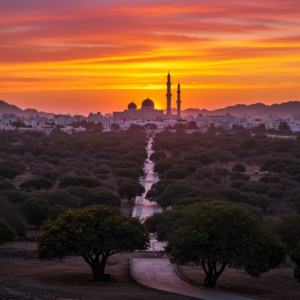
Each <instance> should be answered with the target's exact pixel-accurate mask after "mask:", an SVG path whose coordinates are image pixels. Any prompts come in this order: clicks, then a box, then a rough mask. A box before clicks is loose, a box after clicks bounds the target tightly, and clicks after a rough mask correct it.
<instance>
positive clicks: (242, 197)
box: [217, 189, 247, 203]
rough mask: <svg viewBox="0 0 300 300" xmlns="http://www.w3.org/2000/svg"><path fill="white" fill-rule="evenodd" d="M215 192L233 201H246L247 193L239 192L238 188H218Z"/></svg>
mask: <svg viewBox="0 0 300 300" xmlns="http://www.w3.org/2000/svg"><path fill="white" fill-rule="evenodd" d="M217 192H218V193H219V194H220V195H222V196H223V197H225V198H226V199H227V200H229V201H233V202H237V203H240V202H242V203H243V202H246V203H247V195H246V194H243V193H241V192H240V191H239V190H236V189H219V190H217Z"/></svg>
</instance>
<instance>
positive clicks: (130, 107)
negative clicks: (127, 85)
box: [128, 102, 137, 109]
mask: <svg viewBox="0 0 300 300" xmlns="http://www.w3.org/2000/svg"><path fill="white" fill-rule="evenodd" d="M136 108H137V106H136V104H135V103H133V102H131V103H129V104H128V109H136Z"/></svg>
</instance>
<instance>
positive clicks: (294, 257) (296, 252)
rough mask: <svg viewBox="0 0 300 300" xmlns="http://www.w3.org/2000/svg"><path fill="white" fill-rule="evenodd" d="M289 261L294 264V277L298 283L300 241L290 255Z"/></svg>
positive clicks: (299, 275)
mask: <svg viewBox="0 0 300 300" xmlns="http://www.w3.org/2000/svg"><path fill="white" fill-rule="evenodd" d="M291 260H292V261H294V262H295V263H296V268H295V269H294V277H295V278H297V279H298V282H300V241H299V242H298V244H297V247H296V248H295V249H294V250H293V251H292V253H291Z"/></svg>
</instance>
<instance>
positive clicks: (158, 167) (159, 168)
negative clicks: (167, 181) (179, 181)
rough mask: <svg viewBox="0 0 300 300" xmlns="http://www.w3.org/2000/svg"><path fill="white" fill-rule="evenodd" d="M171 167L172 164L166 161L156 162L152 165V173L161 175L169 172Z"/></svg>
mask: <svg viewBox="0 0 300 300" xmlns="http://www.w3.org/2000/svg"><path fill="white" fill-rule="evenodd" d="M172 167H173V164H172V163H171V162H168V161H158V162H157V163H156V164H155V165H154V169H153V171H154V172H156V173H158V174H159V175H161V174H162V173H164V172H166V171H169V170H170V169H171V168H172Z"/></svg>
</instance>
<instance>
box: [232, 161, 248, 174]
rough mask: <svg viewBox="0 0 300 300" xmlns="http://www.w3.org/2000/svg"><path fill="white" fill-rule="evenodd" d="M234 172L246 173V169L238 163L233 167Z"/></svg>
mask: <svg viewBox="0 0 300 300" xmlns="http://www.w3.org/2000/svg"><path fill="white" fill-rule="evenodd" d="M232 172H240V173H243V172H246V167H245V166H244V165H243V164H241V163H237V164H235V165H234V166H233V168H232Z"/></svg>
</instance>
